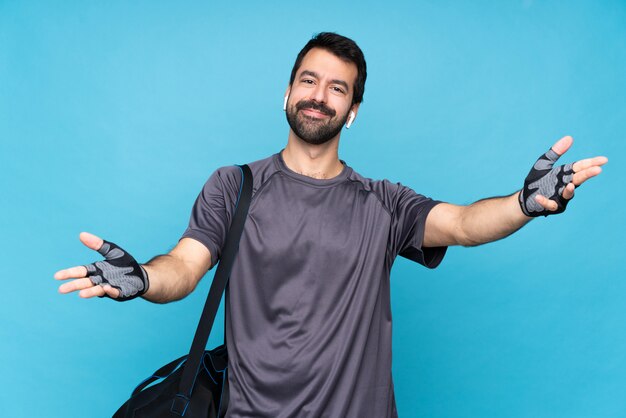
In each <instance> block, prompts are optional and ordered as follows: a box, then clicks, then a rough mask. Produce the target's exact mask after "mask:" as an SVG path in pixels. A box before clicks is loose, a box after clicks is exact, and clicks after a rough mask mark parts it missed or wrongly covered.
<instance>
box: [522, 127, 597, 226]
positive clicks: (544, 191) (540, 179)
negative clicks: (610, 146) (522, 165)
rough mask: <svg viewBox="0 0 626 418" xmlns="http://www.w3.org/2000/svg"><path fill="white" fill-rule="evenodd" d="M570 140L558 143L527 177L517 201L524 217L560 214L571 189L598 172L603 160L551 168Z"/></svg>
mask: <svg viewBox="0 0 626 418" xmlns="http://www.w3.org/2000/svg"><path fill="white" fill-rule="evenodd" d="M573 142H574V140H573V139H572V137H571V136H565V137H563V138H561V139H559V140H558V141H557V142H556V143H555V144H554V145H553V146H552V148H550V150H549V151H548V152H546V153H545V154H543V155H542V156H541V157H539V159H538V160H537V162H536V163H535V165H534V166H533V168H532V169H531V170H530V173H528V176H527V177H526V180H525V181H524V188H523V189H522V191H521V192H520V195H519V201H520V206H521V208H522V212H524V214H525V215H526V216H532V217H535V216H541V215H544V216H547V215H551V214H556V213H561V212H563V211H564V210H565V208H566V206H567V204H568V203H569V201H570V200H571V199H572V198H573V197H574V189H575V188H576V187H578V186H580V185H581V184H583V183H584V182H585V181H587V180H589V179H590V178H592V177H595V176H597V175H598V174H600V173H601V172H602V168H601V166H602V165H604V164H606V163H607V162H608V159H607V158H606V157H593V158H587V159H584V160H580V161H577V162H575V163H573V164H565V165H562V166H558V167H553V165H554V163H555V162H556V161H557V160H558V159H559V157H560V156H561V155H563V154H565V152H567V150H568V149H569V148H570V147H571V146H572V143H573Z"/></svg>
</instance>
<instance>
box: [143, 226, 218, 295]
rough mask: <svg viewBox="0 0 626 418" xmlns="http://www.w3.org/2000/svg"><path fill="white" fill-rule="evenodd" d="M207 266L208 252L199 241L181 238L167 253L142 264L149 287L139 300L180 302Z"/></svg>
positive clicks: (209, 259) (206, 269) (193, 286)
mask: <svg viewBox="0 0 626 418" xmlns="http://www.w3.org/2000/svg"><path fill="white" fill-rule="evenodd" d="M210 267H211V253H210V252H209V250H208V249H207V248H206V247H205V246H204V245H203V244H201V243H200V242H198V241H196V240H194V239H191V238H183V239H182V240H180V242H179V243H178V245H176V247H174V249H173V250H172V251H170V252H169V253H168V254H165V255H160V256H157V257H155V258H153V259H152V260H150V261H148V262H147V263H146V264H144V265H143V268H144V269H145V270H146V272H147V273H148V277H149V278H150V287H149V288H148V291H147V292H146V293H145V294H144V295H143V297H144V298H145V299H147V300H149V301H151V302H156V303H165V302H171V301H174V300H178V299H182V298H184V297H185V296H187V295H188V294H189V293H191V292H192V291H193V290H194V289H195V288H196V285H197V284H198V282H200V279H201V278H202V276H204V274H205V273H206V272H207V271H208V270H209V268H210Z"/></svg>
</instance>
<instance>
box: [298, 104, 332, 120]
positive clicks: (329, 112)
mask: <svg viewBox="0 0 626 418" xmlns="http://www.w3.org/2000/svg"><path fill="white" fill-rule="evenodd" d="M296 109H297V110H303V109H313V110H317V111H318V112H321V113H323V114H325V115H326V116H330V117H334V116H335V115H336V114H337V112H335V111H334V110H333V109H331V108H330V107H328V106H326V105H325V104H324V103H318V102H315V101H313V100H300V101H299V102H298V103H296Z"/></svg>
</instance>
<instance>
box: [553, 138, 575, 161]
mask: <svg viewBox="0 0 626 418" xmlns="http://www.w3.org/2000/svg"><path fill="white" fill-rule="evenodd" d="M573 143H574V139H573V138H572V137H571V136H569V135H568V136H564V137H563V138H561V139H559V140H558V141H556V143H555V144H554V145H552V150H553V151H554V152H556V153H557V154H558V155H559V157H560V156H561V155H563V154H565V153H566V152H567V150H568V149H569V148H570V147H571V146H572V144H573Z"/></svg>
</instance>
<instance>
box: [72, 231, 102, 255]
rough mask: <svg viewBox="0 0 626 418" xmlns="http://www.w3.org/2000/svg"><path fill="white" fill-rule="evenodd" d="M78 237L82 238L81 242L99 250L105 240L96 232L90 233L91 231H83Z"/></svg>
mask: <svg viewBox="0 0 626 418" xmlns="http://www.w3.org/2000/svg"><path fill="white" fill-rule="evenodd" d="M78 238H79V239H80V242H82V243H83V244H85V245H86V246H87V247H88V248H91V249H92V250H95V251H98V250H99V249H100V247H102V244H103V243H104V240H103V239H102V238H100V237H98V236H96V235H94V234H90V233H89V232H81V233H80V235H79V236H78Z"/></svg>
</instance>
